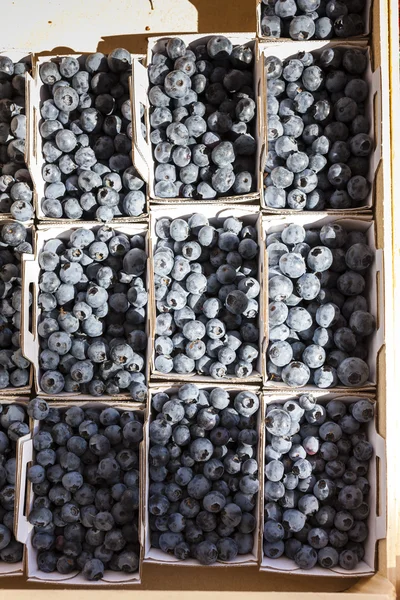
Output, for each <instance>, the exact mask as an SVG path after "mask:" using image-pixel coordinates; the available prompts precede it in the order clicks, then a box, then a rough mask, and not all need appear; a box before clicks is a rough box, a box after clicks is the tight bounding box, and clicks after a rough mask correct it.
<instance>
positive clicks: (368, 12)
mask: <svg viewBox="0 0 400 600" xmlns="http://www.w3.org/2000/svg"><path fill="white" fill-rule="evenodd" d="M372 4H373V0H367V2H366V4H365V10H364V14H363V18H364V24H365V28H364V33H363V35H364V36H367V35H368V34H369V33H370V28H371V8H372V6H371V5H372ZM375 4H378V2H375ZM262 5H263V2H262V0H256V20H257V37H258V38H259V39H260V40H262V41H274V42H281V41H282V42H283V41H286V42H294V40H292V39H291V38H273V37H266V36H264V35H263V33H262V31H261V18H262ZM334 39H335V40H336V39H340V38H334ZM347 39H357V38H347ZM310 41H311V42H312V41H314V40H310ZM306 43H308V42H306Z"/></svg>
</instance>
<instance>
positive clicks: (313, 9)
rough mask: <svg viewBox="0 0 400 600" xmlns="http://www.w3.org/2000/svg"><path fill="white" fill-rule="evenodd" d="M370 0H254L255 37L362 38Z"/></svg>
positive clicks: (367, 31) (368, 29) (367, 24)
mask: <svg viewBox="0 0 400 600" xmlns="http://www.w3.org/2000/svg"><path fill="white" fill-rule="evenodd" d="M371 4H372V1H371V0H328V1H327V2H326V1H325V0H257V8H256V14H257V36H258V37H259V38H260V39H262V40H263V41H268V40H271V41H277V38H281V39H282V38H286V40H287V41H289V40H294V41H297V42H304V41H306V40H318V39H319V40H327V39H343V38H357V37H365V36H366V35H368V33H369V31H370V11H371Z"/></svg>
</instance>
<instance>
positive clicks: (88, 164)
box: [39, 48, 145, 222]
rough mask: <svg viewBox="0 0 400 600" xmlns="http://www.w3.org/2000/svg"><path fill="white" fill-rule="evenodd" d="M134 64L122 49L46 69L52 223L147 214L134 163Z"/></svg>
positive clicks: (47, 203)
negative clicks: (131, 94) (131, 93)
mask: <svg viewBox="0 0 400 600" xmlns="http://www.w3.org/2000/svg"><path fill="white" fill-rule="evenodd" d="M131 64H132V59H131V54H130V53H129V52H128V51H127V50H125V49H123V48H117V49H116V50H113V51H112V52H111V53H110V54H109V55H108V56H104V54H102V53H101V52H96V53H94V54H89V55H88V56H86V58H85V57H82V59H81V60H77V59H76V58H74V57H72V56H66V57H63V58H61V60H60V61H59V62H55V61H48V62H44V63H43V64H42V65H41V66H40V68H39V75H40V79H41V81H42V82H43V84H44V86H45V87H46V89H47V91H48V95H49V96H50V97H49V99H48V100H45V101H44V102H43V103H42V105H41V109H40V114H41V116H42V121H41V123H40V135H41V136H42V138H43V157H44V160H45V164H44V165H43V168H42V176H43V180H44V181H45V182H46V183H45V192H44V193H45V198H44V199H42V205H41V206H42V211H43V214H44V215H45V216H46V217H50V218H52V219H59V218H62V217H63V218H67V219H81V218H84V219H96V220H98V221H102V222H109V221H111V220H112V219H113V218H114V217H116V218H118V217H121V216H122V217H125V216H128V217H137V216H139V215H141V214H142V213H143V212H144V210H145V194H144V192H143V191H142V188H143V187H144V182H143V181H142V180H141V179H140V177H138V175H137V173H136V170H135V169H134V167H133V166H132V158H131V152H132V115H131V102H130V98H129V77H130V76H131V70H132V69H131ZM141 110H142V113H143V107H141Z"/></svg>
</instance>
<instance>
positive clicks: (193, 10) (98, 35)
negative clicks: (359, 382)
mask: <svg viewBox="0 0 400 600" xmlns="http://www.w3.org/2000/svg"><path fill="white" fill-rule="evenodd" d="M381 1H382V2H384V1H385V0H381ZM389 3H391V4H389ZM1 7H2V17H3V18H2V31H1V37H0V50H2V49H4V50H7V49H11V48H21V49H26V50H29V51H34V52H46V53H49V54H53V53H54V52H65V53H69V52H84V51H86V52H90V51H95V50H96V49H98V50H99V51H102V52H108V51H110V50H111V49H113V48H115V47H119V46H125V47H127V48H128V49H129V50H130V51H131V52H135V53H139V52H143V53H144V52H145V51H146V47H147V38H148V37H149V36H155V35H159V34H164V33H182V32H185V33H190V32H196V31H198V32H202V33H208V32H229V31H255V28H256V20H255V0H191V1H189V0H152V1H151V0H116V2H110V0H47V1H46V0H14V1H10V0H2V1H1ZM385 17H386V18H387V20H389V17H390V18H391V25H392V39H391V49H392V54H393V53H394V52H396V57H393V56H392V58H393V64H392V71H391V76H392V79H391V85H392V92H393V86H398V83H399V82H398V62H397V55H398V49H397V39H398V37H397V39H396V40H395V39H394V36H398V30H397V0H387V10H386V14H385ZM5 24H7V25H5ZM8 24H10V25H8ZM378 25H379V24H377V23H374V29H375V28H376V27H377V26H378ZM395 28H396V29H395ZM375 30H376V29H375ZM386 31H387V27H386ZM381 43H382V51H383V54H384V58H385V60H386V61H387V60H388V58H387V52H388V47H389V39H388V38H387V35H386V33H385V34H384V35H383V37H382V39H381ZM396 69H397V71H396ZM384 85H385V86H386V87H387V88H388V86H389V81H388V79H386V80H385V81H384ZM392 100H393V105H392V117H393V118H396V119H397V121H396V123H395V124H394V125H393V127H392V138H393V141H394V144H393V146H392V150H391V152H392V155H390V132H389V131H386V134H385V136H386V137H385V138H384V143H385V149H386V158H385V170H386V175H385V179H386V181H387V180H388V179H389V180H390V176H391V173H390V161H392V164H394V165H396V167H395V168H394V169H393V172H392V174H393V177H394V178H395V184H394V186H393V189H394V190H397V194H396V193H394V194H393V199H394V200H395V196H396V195H397V200H396V202H397V204H399V203H400V198H399V196H400V159H399V154H400V151H399V152H397V150H396V143H395V142H396V138H397V137H398V135H399V131H400V125H399V124H398V117H397V115H398V113H399V109H400V94H399V93H398V89H397V88H396V89H395V91H394V93H393V94H392ZM387 185H388V186H390V181H389V183H388V184H387ZM386 189H388V188H386ZM386 195H387V196H388V197H385V205H384V206H383V205H381V207H380V208H379V210H377V212H376V218H377V219H378V220H379V222H380V224H381V226H380V227H379V228H378V229H379V230H380V231H378V235H383V227H382V224H383V223H384V222H386V223H389V224H390V222H391V218H392V216H394V217H395V218H396V219H397V227H396V231H395V240H394V242H393V240H392V236H391V231H390V230H389V231H388V228H386V230H385V234H384V235H385V247H386V249H388V248H389V252H386V258H387V260H386V264H387V265H388V268H389V272H390V279H391V281H393V283H394V284H395V285H398V278H397V279H396V277H395V273H396V272H397V273H398V270H397V271H395V268H396V269H398V268H400V261H399V249H400V217H399V214H398V213H400V211H397V212H396V214H395V213H394V212H393V215H392V208H393V211H394V206H395V202H393V204H392V203H390V194H385V196H386ZM392 243H393V252H391V251H390V249H391V248H392ZM392 258H394V260H395V263H393V264H392ZM395 265H396V266H395ZM396 297H397V296H396ZM397 304H398V303H397ZM392 306H393V298H391V300H390V301H389V300H388V309H389V311H390V317H389V318H390V319H392V318H393V314H392ZM397 312H398V314H399V321H397V320H396V329H392V330H391V339H390V340H389V344H387V346H386V355H387V356H386V361H387V364H389V365H391V366H390V368H391V369H392V370H391V371H390V372H391V374H393V372H394V365H395V364H396V363H397V365H398V364H399V363H398V361H399V356H397V357H396V356H395V347H396V344H395V331H397V332H399V331H400V309H399V308H398V306H397ZM397 312H396V311H395V318H396V319H397ZM388 316H389V315H388ZM397 339H399V336H397ZM397 370H399V367H397ZM388 391H390V394H389V395H388V397H387V405H386V410H383V411H382V416H383V420H384V421H385V427H384V429H385V432H386V434H387V437H388V476H389V505H388V509H389V511H390V515H389V522H388V528H389V529H388V534H389V536H388V540H387V542H386V544H385V545H384V560H382V563H384V567H383V568H382V567H381V573H382V572H384V573H385V574H387V576H388V577H389V579H390V580H391V581H392V582H395V580H396V572H397V571H398V582H400V532H399V529H398V518H397V517H398V508H399V507H398V501H397V499H396V497H397V498H399V497H400V471H399V470H398V469H397V462H398V461H400V450H399V451H398V450H397V449H398V448H400V445H399V443H398V442H397V439H398V437H399V432H400V429H399V426H400V419H399V417H398V414H400V409H399V406H400V401H399V400H398V388H397V387H396V385H395V384H394V381H393V385H392V386H391V387H390V388H389V390H388ZM143 581H144V584H143V586H141V588H140V589H141V591H139V589H138V588H131V589H134V590H136V591H134V592H133V593H135V594H136V595H139V596H140V600H148V599H150V598H151V600H170V599H171V600H186V599H187V598H188V596H189V594H188V590H202V592H193V591H190V600H199V599H200V596H201V599H202V600H204V599H206V600H208V598H210V600H211V599H212V600H214V598H215V591H214V592H213V590H219V589H224V590H226V592H218V598H221V599H222V600H225V598H227V599H229V600H239V599H242V598H244V597H245V592H247V591H249V590H251V591H252V592H253V594H252V597H254V596H256V594H257V592H259V594H258V595H259V596H260V598H261V592H262V597H263V598H268V600H282V599H283V598H285V599H286V598H290V599H292V598H294V597H295V598H296V600H306V598H308V597H309V596H310V593H311V594H312V596H311V600H314V598H315V599H318V600H319V599H322V598H333V597H336V594H334V593H333V592H335V591H337V592H339V591H341V592H343V593H341V595H340V598H341V599H344V600H348V599H349V598H350V589H349V588H351V593H352V595H353V594H354V593H357V597H358V598H359V599H360V600H364V599H367V598H369V599H371V598H374V600H375V599H376V600H383V598H393V597H394V593H393V588H392V586H391V584H390V583H389V582H388V581H387V580H386V579H384V578H383V577H381V576H380V575H376V576H375V577H373V578H370V579H366V580H361V581H359V582H355V581H354V580H348V579H346V580H343V579H333V578H328V577H327V578H324V580H323V581H322V579H318V578H315V577H306V578H304V577H299V576H290V575H288V576H285V577H281V576H276V575H271V574H267V573H259V572H258V571H257V569H255V568H243V569H233V570H231V569H229V568H219V569H191V568H180V567H178V568H175V569H171V568H166V567H159V566H154V565H145V566H144V569H143ZM27 588H29V592H28V589H27ZM1 589H4V590H10V592H8V595H7V597H9V596H10V597H11V596H12V598H13V600H14V599H16V600H22V599H24V600H25V598H28V597H29V600H53V597H54V594H55V593H57V595H59V596H61V595H62V596H63V597H64V598H65V600H70V599H71V598H72V594H74V600H91V598H93V600H94V594H96V598H97V596H98V595H101V596H102V597H104V600H106V599H107V600H110V596H111V597H112V600H114V598H115V599H116V593H118V594H119V595H120V594H121V593H123V594H124V595H125V596H127V595H128V594H129V595H130V596H132V591H129V590H125V591H123V590H119V591H118V592H112V591H106V590H102V591H99V590H96V591H94V590H84V595H83V591H82V590H77V589H75V588H70V589H69V590H68V591H65V590H62V589H61V588H60V589H57V592H54V590H51V589H50V587H49V586H46V585H38V584H27V583H26V581H25V579H24V578H14V579H2V580H0V590H1ZM11 590H13V591H12V592H11ZM159 590H171V591H169V592H168V591H163V592H161V591H159ZM346 590H348V591H349V593H346ZM207 592H209V593H207ZM235 592H236V593H235ZM399 592H400V587H399ZM6 593H7V592H5V591H4V592H3V594H2V595H0V599H2V598H3V597H6ZM306 593H307V596H306ZM0 594H1V592H0ZM247 595H248V594H246V597H247ZM64 598H60V600H64ZM97 600H102V599H101V598H98V599H97Z"/></svg>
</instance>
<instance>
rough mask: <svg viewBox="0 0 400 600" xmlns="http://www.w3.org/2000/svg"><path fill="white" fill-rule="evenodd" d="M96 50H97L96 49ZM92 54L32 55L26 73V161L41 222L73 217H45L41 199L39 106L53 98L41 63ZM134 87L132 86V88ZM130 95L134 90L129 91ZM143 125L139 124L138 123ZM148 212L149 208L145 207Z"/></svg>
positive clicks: (136, 57) (132, 219)
mask: <svg viewBox="0 0 400 600" xmlns="http://www.w3.org/2000/svg"><path fill="white" fill-rule="evenodd" d="M93 52H95V50H93ZM88 54H90V53H89V52H87V53H84V54H65V55H63V54H55V55H52V56H38V55H34V56H33V65H32V76H29V75H28V76H27V78H26V90H27V93H26V95H27V99H29V103H28V105H27V110H26V115H27V132H28V133H27V136H28V139H29V143H28V144H27V161H26V162H27V164H28V168H29V171H30V173H31V177H32V181H33V183H34V197H33V202H34V207H35V214H36V216H37V218H38V219H39V220H40V221H46V222H50V223H73V222H74V221H73V219H66V218H62V219H51V218H49V217H46V215H45V214H44V213H43V210H42V200H43V198H44V197H45V194H44V192H45V185H46V183H45V181H44V180H43V177H42V168H43V165H44V164H45V160H44V157H43V154H42V148H43V139H42V137H41V135H40V124H41V122H42V118H41V115H40V108H41V106H42V103H43V102H44V101H45V100H47V99H49V98H51V94H50V92H49V89H48V86H47V85H44V84H43V83H42V80H41V79H40V76H39V69H40V66H41V65H42V64H43V63H44V62H48V61H53V62H60V60H61V58H62V57H63V56H72V57H74V58H76V59H77V60H79V62H80V64H84V62H85V59H86V56H87V55H88ZM131 56H132V62H134V61H136V60H138V61H140V60H142V59H143V55H142V54H132V55H131ZM131 88H132V86H130V90H131ZM130 96H131V93H130ZM131 104H132V96H131ZM139 127H140V126H139ZM146 213H147V207H146ZM146 213H144V214H143V215H140V216H139V217H124V216H120V217H118V218H116V219H115V221H114V220H113V221H112V222H113V223H114V222H116V221H121V222H124V221H125V222H128V223H132V222H135V221H138V222H140V221H143V218H144V217H145V214H146Z"/></svg>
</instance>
